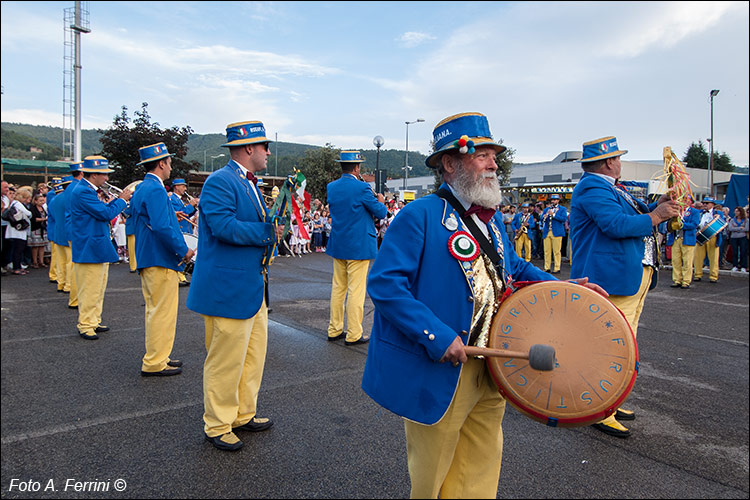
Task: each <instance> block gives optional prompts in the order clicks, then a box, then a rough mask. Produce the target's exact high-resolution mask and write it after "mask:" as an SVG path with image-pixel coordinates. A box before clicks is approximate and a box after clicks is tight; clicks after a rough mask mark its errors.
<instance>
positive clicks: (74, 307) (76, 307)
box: [68, 306, 78, 309]
mask: <svg viewBox="0 0 750 500" xmlns="http://www.w3.org/2000/svg"><path fill="white" fill-rule="evenodd" d="M68 309H78V306H68Z"/></svg>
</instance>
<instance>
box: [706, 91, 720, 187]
mask: <svg viewBox="0 0 750 500" xmlns="http://www.w3.org/2000/svg"><path fill="white" fill-rule="evenodd" d="M718 93H719V89H714V90H712V91H711V140H710V141H709V147H708V150H709V151H708V192H709V193H711V198H713V197H714V171H713V164H714V97H716V94H718Z"/></svg>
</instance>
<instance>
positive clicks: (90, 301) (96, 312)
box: [74, 262, 109, 335]
mask: <svg viewBox="0 0 750 500" xmlns="http://www.w3.org/2000/svg"><path fill="white" fill-rule="evenodd" d="M74 269H75V272H76V281H77V283H78V331H79V332H80V333H83V334H84V335H94V329H95V328H96V327H98V326H99V325H101V324H102V309H103V307H104V291H105V290H106V289H107V279H108V278H109V262H105V263H103V264H80V263H76V265H75V267H74Z"/></svg>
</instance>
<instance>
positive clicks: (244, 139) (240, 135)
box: [222, 121, 271, 148]
mask: <svg viewBox="0 0 750 500" xmlns="http://www.w3.org/2000/svg"><path fill="white" fill-rule="evenodd" d="M262 142H271V139H268V138H266V128H265V127H264V126H263V123H261V122H258V121H253V122H239V123H230V124H229V125H227V142H226V144H222V146H223V147H227V148H228V147H232V146H244V145H245V144H259V143H262Z"/></svg>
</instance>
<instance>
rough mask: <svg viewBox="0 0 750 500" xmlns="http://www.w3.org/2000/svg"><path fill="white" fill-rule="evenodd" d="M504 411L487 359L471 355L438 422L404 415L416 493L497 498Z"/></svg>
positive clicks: (503, 404)
mask: <svg viewBox="0 0 750 500" xmlns="http://www.w3.org/2000/svg"><path fill="white" fill-rule="evenodd" d="M504 415H505V399H504V398H503V397H502V396H501V395H500V393H499V392H498V390H497V386H496V385H495V382H494V381H493V380H492V378H491V377H490V375H489V372H488V371H487V365H486V363H485V361H484V360H481V359H475V358H471V357H470V358H469V360H468V361H467V362H466V363H465V364H464V365H463V367H462V368H461V376H460V377H459V379H458V387H457V389H456V393H455V395H454V396H453V401H451V404H450V406H449V407H448V411H447V412H446V414H445V415H444V416H443V418H442V419H441V420H440V421H439V422H438V423H436V424H434V425H423V424H419V423H416V422H413V421H410V420H404V427H405V430H406V454H407V458H408V464H409V477H410V478H411V498H437V497H438V495H440V498H497V487H498V482H499V480H500V462H501V460H502V456H503V428H502V422H503V416H504Z"/></svg>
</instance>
